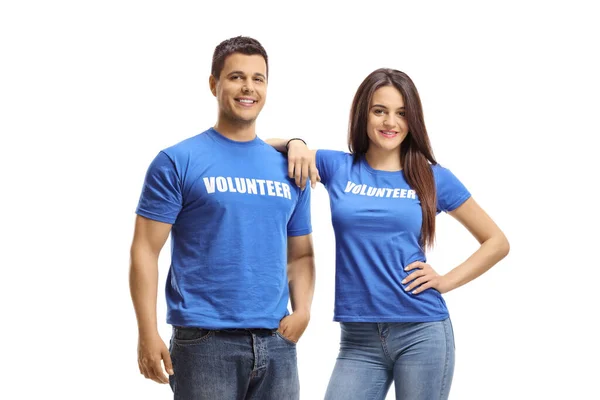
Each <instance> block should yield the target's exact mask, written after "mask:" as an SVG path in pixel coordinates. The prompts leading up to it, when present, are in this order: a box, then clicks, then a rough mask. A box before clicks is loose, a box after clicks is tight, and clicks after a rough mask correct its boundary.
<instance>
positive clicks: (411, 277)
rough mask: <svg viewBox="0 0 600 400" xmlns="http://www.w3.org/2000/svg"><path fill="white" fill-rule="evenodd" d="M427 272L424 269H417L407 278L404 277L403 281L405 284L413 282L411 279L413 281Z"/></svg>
mask: <svg viewBox="0 0 600 400" xmlns="http://www.w3.org/2000/svg"><path fill="white" fill-rule="evenodd" d="M425 274H426V272H425V271H423V270H422V269H419V270H416V271H415V272H413V273H411V274H410V275H408V276H407V277H406V278H404V279H403V280H402V282H401V283H402V284H403V285H404V284H406V283H408V282H411V281H413V280H415V279H417V278H418V277H420V276H423V275H425Z"/></svg>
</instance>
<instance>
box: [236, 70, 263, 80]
mask: <svg viewBox="0 0 600 400" xmlns="http://www.w3.org/2000/svg"><path fill="white" fill-rule="evenodd" d="M236 74H237V75H244V76H245V75H246V74H245V73H244V71H231V72H230V73H228V74H227V76H231V75H236ZM254 76H260V77H261V78H263V79H267V77H266V76H264V75H263V74H261V73H260V72H255V73H254Z"/></svg>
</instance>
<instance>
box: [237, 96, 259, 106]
mask: <svg viewBox="0 0 600 400" xmlns="http://www.w3.org/2000/svg"><path fill="white" fill-rule="evenodd" d="M235 101H236V102H237V103H239V104H241V105H243V106H251V105H253V104H255V103H256V100H253V99H244V98H241V99H235Z"/></svg>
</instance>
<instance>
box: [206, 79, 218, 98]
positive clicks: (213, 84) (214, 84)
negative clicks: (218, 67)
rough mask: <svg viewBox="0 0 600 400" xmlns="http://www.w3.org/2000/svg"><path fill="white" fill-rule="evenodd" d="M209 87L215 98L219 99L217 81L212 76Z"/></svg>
mask: <svg viewBox="0 0 600 400" xmlns="http://www.w3.org/2000/svg"><path fill="white" fill-rule="evenodd" d="M208 86H209V87H210V92H211V93H212V94H213V96H215V97H217V80H216V79H215V77H214V76H213V75H212V74H211V75H210V77H209V78H208Z"/></svg>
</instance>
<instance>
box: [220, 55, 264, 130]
mask: <svg viewBox="0 0 600 400" xmlns="http://www.w3.org/2000/svg"><path fill="white" fill-rule="evenodd" d="M209 83H210V90H211V92H212V94H213V95H214V96H215V97H216V98H217V102H218V104H219V113H220V116H221V117H222V118H226V119H228V120H230V121H232V122H238V123H247V124H251V123H253V122H254V121H255V120H256V118H257V117H258V114H259V113H260V111H261V110H262V108H263V106H264V104H265V100H266V97H267V64H266V62H265V59H264V58H263V57H262V56H260V55H251V56H248V55H245V54H240V53H233V54H231V55H229V56H227V58H226V59H225V64H224V66H223V70H222V71H221V75H220V76H219V80H218V81H217V80H216V79H215V78H214V77H213V76H212V75H211V77H210V81H209Z"/></svg>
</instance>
